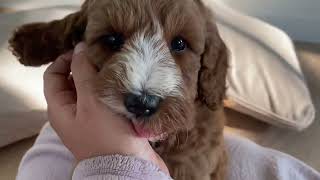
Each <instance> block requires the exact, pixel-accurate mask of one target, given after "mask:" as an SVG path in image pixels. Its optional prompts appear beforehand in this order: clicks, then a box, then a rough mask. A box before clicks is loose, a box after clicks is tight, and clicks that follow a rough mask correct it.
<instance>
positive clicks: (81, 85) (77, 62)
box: [71, 42, 97, 98]
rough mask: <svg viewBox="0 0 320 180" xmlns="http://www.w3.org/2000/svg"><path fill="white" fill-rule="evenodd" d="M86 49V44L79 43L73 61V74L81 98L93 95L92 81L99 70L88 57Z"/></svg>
mask: <svg viewBox="0 0 320 180" xmlns="http://www.w3.org/2000/svg"><path fill="white" fill-rule="evenodd" d="M86 50H87V46H86V44H85V43H83V42H82V43H79V44H78V45H77V46H76V48H75V50H74V54H73V58H72V63H71V71H72V76H73V80H74V83H75V87H76V89H77V94H78V97H79V98H81V97H87V96H89V95H92V87H91V85H92V84H90V83H92V82H93V79H94V78H95V77H96V76H97V70H96V69H95V67H94V66H93V65H92V64H91V63H90V62H89V60H88V59H87V56H86Z"/></svg>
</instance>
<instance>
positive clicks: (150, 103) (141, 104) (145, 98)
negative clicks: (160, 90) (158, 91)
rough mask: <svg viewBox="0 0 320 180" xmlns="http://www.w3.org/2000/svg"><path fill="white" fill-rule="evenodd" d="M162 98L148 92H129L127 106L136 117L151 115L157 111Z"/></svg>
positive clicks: (126, 99) (126, 100)
mask: <svg viewBox="0 0 320 180" xmlns="http://www.w3.org/2000/svg"><path fill="white" fill-rule="evenodd" d="M160 101H161V98H160V97H159V96H154V95H148V94H141V95H137V94H127V96H126V98H125V102H124V103H125V106H126V108H127V110H128V111H129V112H131V113H133V114H134V115H135V116H136V117H149V116H151V115H153V114H154V113H155V112H157V110H158V108H159V104H160Z"/></svg>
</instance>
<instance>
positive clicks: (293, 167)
mask: <svg viewBox="0 0 320 180" xmlns="http://www.w3.org/2000/svg"><path fill="white" fill-rule="evenodd" d="M225 141H226V146H227V152H228V155H229V169H228V175H227V179H228V180H244V179H245V180H320V174H319V173H318V172H316V171H315V170H313V169H312V168H310V167H308V166H307V165H305V164H304V163H302V162H300V161H299V160H297V159H295V158H293V157H291V156H289V155H286V154H283V153H280V152H278V151H274V150H271V149H267V148H263V147H261V146H258V145H256V144H254V143H253V142H251V141H249V140H246V139H243V138H240V137H236V136H232V135H227V136H226V137H225ZM74 162H75V160H74V157H73V156H72V154H71V153H70V152H69V151H68V150H67V149H66V148H65V147H64V145H63V144H62V143H61V141H60V139H59V138H58V136H57V135H56V133H55V132H54V131H53V130H52V128H51V127H50V126H49V125H46V126H45V127H44V129H43V130H42V131H41V133H40V136H39V137H38V139H37V141H36V143H35V145H34V146H33V147H32V148H31V149H30V150H29V151H28V152H27V153H26V155H25V156H24V158H23V160H22V162H21V165H20V167H19V171H18V175H17V180H31V179H32V180H70V178H71V177H72V176H73V178H72V179H74V180H104V179H106V180H107V179H108V180H113V179H114V180H116V179H117V180H133V179H148V180H167V179H170V178H169V177H167V176H165V175H164V173H162V172H161V171H160V170H159V169H158V168H157V167H156V166H154V165H153V164H151V163H149V162H146V161H144V160H139V159H136V158H133V157H124V156H119V155H115V156H105V157H97V158H92V159H88V160H85V161H82V162H81V163H80V164H78V165H77V166H76V168H75V170H74V167H75V164H74Z"/></svg>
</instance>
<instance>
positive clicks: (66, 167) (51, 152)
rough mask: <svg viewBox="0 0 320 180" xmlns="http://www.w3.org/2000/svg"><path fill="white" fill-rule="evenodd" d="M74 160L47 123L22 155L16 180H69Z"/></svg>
mask: <svg viewBox="0 0 320 180" xmlns="http://www.w3.org/2000/svg"><path fill="white" fill-rule="evenodd" d="M74 166H75V158H74V157H73V155H72V153H71V152H70V151H69V150H68V149H67V148H66V147H65V146H64V145H63V143H62V142H61V140H60V138H59V137H58V136H57V134H56V133H55V131H54V130H53V129H52V128H51V126H50V125H49V123H47V124H46V125H45V126H44V127H43V129H42V130H41V132H40V135H39V137H38V138H37V140H36V142H35V144H34V145H33V146H32V148H31V149H30V150H29V151H28V152H27V153H26V154H25V155H24V157H23V159H22V161H21V163H20V167H19V169H18V174H17V178H16V180H70V179H71V177H72V174H73V169H74Z"/></svg>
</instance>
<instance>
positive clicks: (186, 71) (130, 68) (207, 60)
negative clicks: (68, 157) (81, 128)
mask: <svg viewBox="0 0 320 180" xmlns="http://www.w3.org/2000/svg"><path fill="white" fill-rule="evenodd" d="M79 41H85V42H86V43H87V45H88V58H89V59H90V60H91V61H92V63H93V64H94V65H95V66H96V67H97V69H98V70H99V77H98V78H97V79H95V80H94V81H96V83H95V84H96V88H97V93H98V95H99V97H100V98H101V101H103V102H104V103H105V104H106V105H107V106H108V107H109V108H111V109H112V110H113V111H114V112H116V113H119V114H120V115H123V116H126V117H127V119H129V120H130V122H131V123H132V126H133V129H134V130H135V132H136V135H137V136H141V137H146V138H148V139H149V140H150V141H152V142H156V143H153V145H154V148H155V150H156V151H157V152H158V153H159V154H160V156H161V157H162V158H163V159H164V161H165V162H166V164H167V165H168V167H169V170H170V173H171V175H172V176H173V178H174V179H177V180H189V179H190V180H210V179H211V180H222V179H224V177H225V171H226V161H227V160H226V159H227V155H226V152H225V149H224V143H223V127H224V114H223V104H222V101H223V98H224V94H225V89H226V88H225V87H226V85H225V80H226V72H227V66H228V61H227V57H228V55H227V48H226V46H225V44H224V43H223V41H222V40H221V38H220V36H219V33H218V30H217V27H216V25H215V23H214V18H213V16H212V13H211V12H210V10H209V9H207V8H206V7H205V6H204V4H203V2H201V0H87V1H86V2H85V3H84V4H83V6H82V7H81V10H80V11H78V12H75V13H73V14H70V15H69V16H67V17H65V18H64V19H62V20H56V21H52V22H49V23H34V24H28V25H24V26H22V27H20V28H18V29H17V30H16V31H15V32H14V34H13V37H12V38H11V40H10V41H9V43H10V46H11V50H12V52H13V53H14V55H16V56H17V57H18V59H19V61H20V62H21V63H22V64H24V65H26V66H40V65H43V64H46V63H49V62H51V61H53V60H54V59H55V58H56V57H57V56H59V55H60V54H62V53H65V52H67V51H69V50H71V49H73V48H74V45H75V44H76V43H77V42H79Z"/></svg>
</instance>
